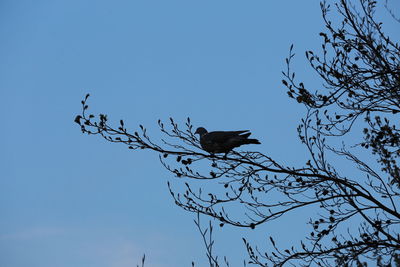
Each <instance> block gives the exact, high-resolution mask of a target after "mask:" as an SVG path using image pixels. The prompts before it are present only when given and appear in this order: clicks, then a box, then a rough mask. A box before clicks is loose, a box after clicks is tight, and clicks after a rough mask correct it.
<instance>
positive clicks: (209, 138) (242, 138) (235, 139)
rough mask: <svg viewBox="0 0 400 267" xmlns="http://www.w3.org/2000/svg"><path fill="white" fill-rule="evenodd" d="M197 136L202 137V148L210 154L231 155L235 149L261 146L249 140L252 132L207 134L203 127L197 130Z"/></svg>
mask: <svg viewBox="0 0 400 267" xmlns="http://www.w3.org/2000/svg"><path fill="white" fill-rule="evenodd" d="M195 134H199V135H200V145H201V147H202V148H203V149H204V150H205V151H207V152H209V153H225V154H227V153H229V151H231V150H232V149H234V148H235V147H239V146H241V145H246V144H261V143H260V142H259V141H258V140H257V139H248V137H249V136H250V134H251V133H250V132H249V131H248V130H246V131H215V132H210V133H209V132H207V130H206V129H204V128H203V127H199V128H197V130H196V132H195Z"/></svg>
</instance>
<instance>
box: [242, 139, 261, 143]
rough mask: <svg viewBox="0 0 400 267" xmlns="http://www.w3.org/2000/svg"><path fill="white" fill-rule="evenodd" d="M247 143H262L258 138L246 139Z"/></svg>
mask: <svg viewBox="0 0 400 267" xmlns="http://www.w3.org/2000/svg"><path fill="white" fill-rule="evenodd" d="M244 142H245V144H261V143H260V141H258V140H257V139H245V140H244Z"/></svg>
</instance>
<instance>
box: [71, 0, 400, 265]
mask: <svg viewBox="0 0 400 267" xmlns="http://www.w3.org/2000/svg"><path fill="white" fill-rule="evenodd" d="M375 9H376V2H375V1H371V0H360V1H359V3H358V4H357V5H355V4H354V5H353V4H352V3H351V2H349V1H346V0H341V1H338V3H337V4H336V5H335V10H336V12H337V14H338V15H339V16H340V18H341V21H340V22H338V23H333V22H332V21H331V20H330V19H329V14H330V12H331V7H330V5H328V4H327V3H326V2H322V3H321V11H322V18H323V21H324V24H325V28H326V32H322V33H320V36H321V37H322V38H323V40H322V55H318V54H317V53H315V52H313V51H307V52H306V58H307V59H308V61H309V63H310V66H311V68H313V69H314V71H315V73H316V74H317V76H319V77H320V78H321V79H322V81H323V87H324V89H323V90H319V91H318V90H312V89H310V88H308V87H307V86H305V84H304V83H303V82H297V80H296V79H295V72H294V71H293V70H292V67H291V64H292V61H293V59H294V55H295V54H294V52H293V45H292V46H291V47H290V49H289V56H288V58H287V59H286V64H287V68H286V70H285V71H284V72H283V75H284V79H283V81H282V82H283V84H284V86H286V87H287V89H288V92H287V93H288V96H289V97H291V98H294V99H295V100H297V102H298V103H300V104H303V105H304V106H305V107H306V108H307V112H306V114H305V117H304V118H303V119H302V120H301V122H300V125H299V126H298V129H297V130H298V135H299V138H300V140H301V142H302V143H303V144H304V145H305V147H306V148H307V150H308V153H309V158H308V161H307V162H306V163H305V164H304V166H300V167H294V166H289V165H286V164H283V163H280V162H278V161H277V160H274V159H273V157H272V156H270V155H268V154H265V153H262V152H258V151H245V150H236V149H235V150H229V151H227V152H226V153H223V154H222V153H217V152H218V151H217V150H216V151H217V152H216V153H208V152H206V151H204V150H203V149H202V146H201V144H200V140H199V139H198V138H197V137H196V135H195V132H194V126H193V125H192V122H191V120H190V119H189V118H188V119H187V121H186V122H185V123H184V124H183V125H178V123H177V122H176V121H174V120H173V119H172V118H170V120H169V122H168V123H166V122H163V121H161V120H159V121H158V127H159V131H160V132H161V133H162V134H163V138H161V139H160V140H155V139H154V138H153V137H151V136H150V135H149V134H148V132H147V130H146V128H145V127H144V126H142V125H140V126H139V129H138V130H137V131H133V132H131V131H128V130H127V128H126V127H125V124H124V122H123V121H122V120H121V121H120V123H119V125H117V126H113V125H112V124H110V123H109V120H108V117H107V115H104V114H99V115H98V116H95V115H93V114H88V107H89V106H88V98H89V95H87V96H86V97H85V98H84V99H83V100H82V113H81V114H80V115H78V116H77V117H76V118H75V122H76V123H78V124H79V125H80V127H81V131H82V132H83V133H85V134H89V135H99V136H101V137H103V138H104V139H105V140H107V141H109V142H112V143H120V144H122V145H125V146H127V147H128V148H129V149H132V150H141V149H147V150H152V151H154V152H156V153H158V155H159V161H160V163H161V165H162V166H163V167H164V168H165V169H166V170H168V171H169V172H171V173H172V174H173V175H174V176H176V177H177V178H178V180H179V179H180V180H179V181H182V182H184V183H185V190H184V192H181V191H177V190H176V189H174V188H173V187H172V185H171V184H170V183H168V188H169V191H170V194H171V196H172V197H173V199H174V200H175V203H176V205H178V206H179V207H181V208H183V209H184V210H187V211H189V212H193V213H197V214H204V215H206V216H209V217H212V218H215V219H217V220H219V221H220V226H221V227H222V226H223V225H224V224H229V225H232V226H235V227H244V228H251V229H255V228H257V227H258V226H259V225H261V224H266V223H268V222H269V221H272V220H279V219H280V218H281V217H282V216H284V215H286V214H287V213H290V212H292V211H294V210H299V209H312V210H313V211H316V212H315V216H316V218H314V219H310V221H309V224H310V226H311V227H312V231H311V233H310V234H309V235H307V236H305V237H304V239H303V240H301V241H300V242H299V245H298V246H292V247H291V248H289V249H283V248H280V247H278V245H277V243H276V242H275V240H274V239H273V238H272V237H271V238H270V241H271V244H272V248H273V249H272V250H271V251H267V252H264V251H261V249H260V248H258V247H254V246H253V245H251V244H250V242H248V241H247V240H245V239H244V243H245V246H246V249H247V252H248V255H249V263H253V264H256V265H259V266H269V265H271V264H272V265H274V266H275V265H276V266H282V265H284V264H293V265H296V266H299V265H305V266H309V265H311V264H319V265H322V266H332V265H340V266H347V265H351V264H358V265H360V264H363V263H362V261H363V260H367V259H370V260H374V261H376V262H377V264H380V265H382V266H383V265H384V264H390V263H396V264H398V265H397V266H399V265H400V257H399V250H400V233H399V229H400V228H399V224H400V213H399V207H398V206H399V203H400V202H399V198H400V167H399V164H398V157H399V156H400V149H399V147H400V132H399V129H398V128H397V127H396V125H398V122H399V121H398V115H397V114H398V112H399V111H400V47H399V44H398V43H396V42H395V41H393V40H392V38H390V37H389V36H387V35H386V34H385V33H384V32H383V30H382V24H381V23H379V22H377V21H376V20H375V15H374V14H375ZM356 122H357V123H358V125H362V126H361V127H360V126H357V127H356V126H355V124H356ZM353 132H360V133H361V134H362V139H361V140H356V142H355V143H352V144H350V149H348V148H347V146H346V145H344V142H348V141H349V138H347V136H348V134H349V133H353ZM338 141H339V142H338ZM340 142H343V145H342V144H341V145H335V144H338V143H340ZM361 150H362V151H363V152H362V153H361V152H360V151H361ZM357 153H358V154H360V153H361V154H365V153H369V155H370V159H376V161H377V163H378V164H371V163H369V161H368V162H365V161H363V160H362V159H361V157H360V156H359V155H358V154H357ZM335 157H336V159H338V158H339V159H341V160H345V161H347V162H348V163H349V164H351V165H352V166H354V168H355V169H357V174H354V175H351V176H349V175H346V174H344V173H343V171H342V170H341V169H340V164H338V163H337V161H336V160H334V159H335ZM377 166H378V167H377ZM379 166H380V168H379ZM193 180H198V181H200V182H202V183H201V184H199V183H193ZM355 224H356V226H357V227H356V229H355V227H354V226H355ZM197 226H198V228H199V230H200V232H201V234H202V236H203V238H205V234H206V233H205V232H203V231H202V230H201V228H200V226H199V225H197ZM210 231H211V230H210ZM207 244H208V245H207V247H206V249H207V255H212V254H211V250H212V244H213V243H212V241H210V242H209V243H207ZM209 260H210V265H212V264H214V265H215V266H218V263H216V259H215V258H213V257H212V256H209Z"/></svg>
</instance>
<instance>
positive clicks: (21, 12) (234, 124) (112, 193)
mask: <svg viewBox="0 0 400 267" xmlns="http://www.w3.org/2000/svg"><path fill="white" fill-rule="evenodd" d="M389 2H390V1H389ZM390 3H391V2H390ZM391 4H392V6H393V9H394V10H400V6H399V3H398V2H397V3H395V1H393V3H391ZM385 16H387V15H385ZM386 19H387V17H386ZM390 27H391V26H390ZM322 29H323V27H322V20H321V16H320V11H319V3H318V2H317V1H289V0H284V1H265V0H263V1H261V0H252V1H237V0H218V1H211V0H206V1H194V0H168V1H164V0H149V1H144V0H141V1H139V0H125V1H122V0H121V1H106V0H97V1H88V0H68V1H61V0H52V1H50V0H35V1H33V0H20V1H14V0H9V1H7V0H2V1H1V2H0V36H1V41H0V114H1V115H0V116H1V132H0V151H1V152H0V212H1V220H0V266H4V267H23V266H30V267H67V266H74V267H92V266H93V267H108V266H111V267H128V266H136V263H139V262H140V259H141V256H142V255H143V254H144V253H145V254H146V257H147V260H146V261H147V265H146V266H150V267H151V266H157V267H159V266H162V267H169V266H171V267H174V266H175V267H176V266H190V263H191V261H195V262H196V263H198V266H205V252H204V249H203V245H202V243H201V240H200V235H199V233H198V232H197V231H196V229H195V226H194V224H193V222H192V220H193V218H194V214H191V213H188V212H185V211H184V210H182V209H180V208H178V207H176V206H175V205H174V203H173V201H172V198H171V197H170V196H169V193H168V190H167V186H166V183H167V181H172V182H173V184H174V186H176V187H177V188H179V187H180V186H181V185H182V184H181V182H180V181H177V180H176V179H174V177H173V176H172V175H171V174H170V173H168V172H167V171H166V170H165V169H163V167H162V166H161V165H160V164H159V161H158V156H157V155H156V154H154V153H151V152H146V151H135V152H132V151H130V150H128V149H126V148H125V147H123V146H119V145H116V144H110V143H107V142H105V141H104V140H103V139H101V138H98V137H93V136H86V135H82V134H81V132H80V129H79V126H78V125H76V124H75V123H73V119H74V116H75V115H76V114H77V113H79V112H80V108H81V106H80V101H81V99H82V98H83V97H84V95H85V94H86V93H90V94H91V95H92V96H91V98H90V100H89V105H90V107H91V109H92V111H93V112H95V113H98V112H102V113H106V114H108V115H109V118H110V121H111V122H115V123H117V122H118V121H119V119H124V120H125V124H126V125H127V127H128V129H133V130H134V129H136V128H138V125H139V124H143V125H145V126H147V127H148V129H149V131H150V135H152V136H154V138H159V137H160V133H159V132H158V131H157V129H156V122H157V120H158V119H163V120H167V119H168V118H169V117H173V118H175V120H176V121H178V122H182V123H183V122H184V120H185V118H186V117H190V118H191V120H192V122H193V124H194V125H195V126H203V127H206V128H207V129H209V130H242V129H250V130H252V132H253V136H254V137H255V138H258V139H259V140H260V141H261V142H262V145H259V146H258V147H256V146H252V147H250V146H249V149H259V150H260V151H262V152H264V153H267V154H269V155H271V156H273V157H274V158H276V159H279V160H282V161H283V162H286V163H292V164H294V165H295V164H301V163H303V162H305V161H306V158H305V157H306V153H305V149H304V147H302V146H301V145H300V143H299V141H298V139H297V133H296V126H297V123H298V121H299V120H300V118H301V117H302V116H303V112H304V109H303V107H302V106H300V105H297V104H296V103H295V102H294V101H293V100H291V99H289V98H288V97H287V96H286V90H285V88H283V86H282V85H281V79H282V75H281V71H282V70H283V69H284V67H285V65H284V59H285V57H286V56H287V54H288V48H289V46H290V45H291V44H292V43H294V44H295V52H296V53H297V55H298V56H297V57H296V61H295V65H294V66H295V67H296V68H297V75H299V76H302V77H303V78H304V80H305V81H307V82H308V84H309V85H311V86H320V83H319V82H318V81H317V80H316V79H315V75H314V74H313V73H312V72H311V69H310V68H308V67H307V65H306V61H305V59H304V56H303V55H304V51H305V50H306V49H314V48H319V47H320V37H319V36H318V33H319V32H320V31H321V30H322ZM394 29H395V28H389V30H391V31H395V30H394ZM294 220H295V221H296V224H294V223H293V222H294ZM307 220H308V218H303V220H302V219H301V217H296V214H293V215H290V216H288V217H287V218H286V219H283V220H282V221H280V222H279V223H278V222H273V223H271V224H270V225H267V226H265V227H260V228H259V229H256V230H255V231H250V230H243V229H240V230H237V229H233V228H232V227H229V226H225V227H223V228H219V227H216V229H215V231H216V233H215V234H216V242H217V244H216V246H217V253H218V254H219V255H220V256H224V255H226V256H227V257H228V258H230V259H231V265H232V266H239V263H238V262H242V260H243V259H244V257H245V255H246V253H245V252H244V246H243V243H242V242H241V237H242V236H247V237H249V239H250V240H252V241H254V242H256V244H261V245H262V246H264V245H265V244H266V242H265V240H266V237H267V236H269V235H272V236H274V237H275V239H276V240H278V244H283V245H287V246H291V245H296V244H298V243H297V242H292V241H297V240H299V238H301V237H302V236H303V235H304V231H309V230H310V229H309V228H308V227H304V226H303V224H304V222H306V221H307ZM203 222H207V218H203ZM297 222H298V223H297ZM216 225H218V223H216ZM288 229H290V230H291V231H288Z"/></svg>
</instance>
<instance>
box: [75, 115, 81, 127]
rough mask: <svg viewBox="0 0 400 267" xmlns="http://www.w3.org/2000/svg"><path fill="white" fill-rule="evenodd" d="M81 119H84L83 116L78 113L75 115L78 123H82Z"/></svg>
mask: <svg viewBox="0 0 400 267" xmlns="http://www.w3.org/2000/svg"><path fill="white" fill-rule="evenodd" d="M81 119H82V116H81V115H78V116H76V117H75V120H74V122H76V123H77V124H79V125H81Z"/></svg>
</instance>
